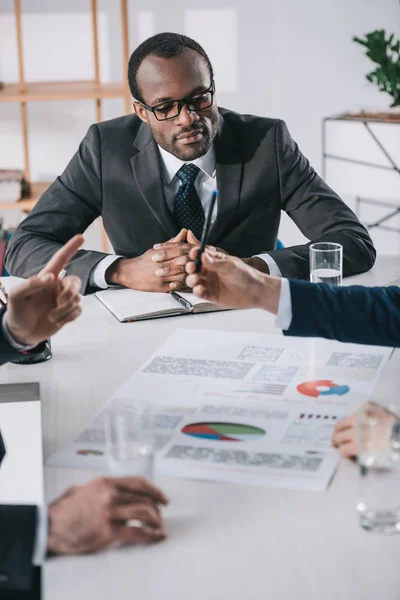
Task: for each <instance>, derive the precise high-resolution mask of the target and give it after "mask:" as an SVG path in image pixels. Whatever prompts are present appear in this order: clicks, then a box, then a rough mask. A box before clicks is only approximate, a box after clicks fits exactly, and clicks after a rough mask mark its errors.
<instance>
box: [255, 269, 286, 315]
mask: <svg viewBox="0 0 400 600" xmlns="http://www.w3.org/2000/svg"><path fill="white" fill-rule="evenodd" d="M281 289H282V280H281V278H280V277H271V276H265V277H264V282H263V290H262V293H261V294H259V296H258V297H259V304H258V306H257V308H262V309H263V310H267V311H268V312H270V313H272V314H273V315H277V314H278V309H279V300H280V297H281Z"/></svg>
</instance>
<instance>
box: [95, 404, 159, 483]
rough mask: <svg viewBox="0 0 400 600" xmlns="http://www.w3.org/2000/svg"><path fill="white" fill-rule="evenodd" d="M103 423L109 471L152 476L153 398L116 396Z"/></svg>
mask: <svg viewBox="0 0 400 600" xmlns="http://www.w3.org/2000/svg"><path fill="white" fill-rule="evenodd" d="M104 424H105V438H106V454H107V460H108V465H109V467H110V471H111V472H112V473H113V474H115V475H123V476H135V477H146V478H147V479H150V480H151V479H152V478H153V465H154V453H155V434H154V415H153V410H152V406H151V404H150V402H148V401H144V400H138V399H129V400H127V399H119V398H115V399H114V400H113V401H112V403H111V405H110V408H109V410H108V411H107V412H106V414H105V419H104Z"/></svg>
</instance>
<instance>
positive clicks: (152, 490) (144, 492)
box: [111, 477, 168, 504]
mask: <svg viewBox="0 0 400 600" xmlns="http://www.w3.org/2000/svg"><path fill="white" fill-rule="evenodd" d="M111 482H112V483H114V484H115V485H116V486H117V488H118V490H120V491H122V492H130V493H131V494H134V495H135V496H144V497H148V498H150V499H152V500H155V501H156V502H158V503H160V504H168V498H167V497H166V495H165V494H164V492H162V491H161V490H160V489H159V488H158V487H156V486H155V485H153V484H152V483H150V481H148V480H147V479H145V478H144V477H113V478H112V479H111Z"/></svg>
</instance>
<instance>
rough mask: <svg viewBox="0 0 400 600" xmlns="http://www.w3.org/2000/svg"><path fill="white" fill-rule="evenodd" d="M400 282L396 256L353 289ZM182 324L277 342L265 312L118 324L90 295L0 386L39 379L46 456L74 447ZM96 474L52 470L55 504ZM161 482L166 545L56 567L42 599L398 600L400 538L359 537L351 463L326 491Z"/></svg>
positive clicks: (394, 369) (389, 388) (394, 370)
mask: <svg viewBox="0 0 400 600" xmlns="http://www.w3.org/2000/svg"><path fill="white" fill-rule="evenodd" d="M397 265H399V269H398V270H397ZM399 274H400V259H399V258H398V257H380V258H379V259H378V261H377V264H376V266H375V267H374V269H373V270H372V271H371V272H370V273H367V274H365V275H363V276H358V277H357V278H355V280H354V282H355V283H364V284H366V285H379V284H384V283H386V282H388V281H391V280H392V279H394V278H396V277H397V276H398V275H399ZM346 283H350V281H349V280H347V281H346ZM178 327H179V328H182V327H183V328H190V329H195V328H207V329H221V330H233V331H255V332H260V331H262V332H265V333H276V335H281V334H280V332H279V331H278V330H276V329H275V328H274V317H272V316H271V315H268V314H267V313H263V312H261V311H257V310H249V311H240V312H239V311H237V312H231V313H229V312H227V313H214V314H208V315H191V316H185V317H173V318H166V319H158V320H153V321H145V322H138V323H130V324H121V323H118V322H117V320H116V319H115V318H114V317H113V316H112V315H111V313H109V312H108V311H107V310H106V309H105V308H104V307H103V305H101V304H100V302H98V301H97V300H96V298H95V297H93V296H91V297H86V298H84V301H83V314H82V316H81V318H80V319H79V320H78V321H77V322H75V323H73V324H70V325H68V326H67V327H65V328H64V329H63V330H62V331H61V332H60V333H59V334H58V335H56V336H55V337H54V338H53V340H52V345H53V353H54V356H53V358H52V360H50V361H49V362H48V363H44V364H40V365H32V366H26V365H24V366H21V365H12V364H9V365H5V366H4V367H2V368H1V370H0V381H1V382H2V383H9V382H10V383H11V382H19V381H39V382H40V386H41V397H42V414H43V429H44V456H45V457H47V456H49V455H50V454H51V453H53V452H54V451H55V450H56V449H58V448H60V447H61V446H62V445H63V444H65V443H66V442H68V441H69V440H71V439H72V438H73V437H74V436H75V435H76V433H77V432H78V431H79V430H80V429H81V428H82V426H83V424H84V423H85V421H86V420H87V419H88V418H89V417H90V416H91V415H92V414H93V413H94V411H95V410H97V409H98V408H100V407H101V406H102V405H103V404H104V402H105V401H106V400H107V399H108V398H109V397H110V396H111V394H112V393H113V392H114V391H115V390H116V389H117V388H118V387H119V386H120V385H121V384H122V383H123V382H124V381H125V380H126V379H127V378H128V377H129V376H130V375H131V374H132V373H133V372H134V371H135V370H136V369H137V368H138V367H139V366H140V365H141V364H142V363H143V362H144V361H145V360H146V359H147V358H148V357H149V356H150V355H151V354H152V353H153V352H154V351H155V350H156V349H157V348H158V347H159V346H160V345H161V344H162V343H163V342H164V341H165V340H166V339H167V338H168V337H169V336H170V335H171V334H172V333H173V332H174V331H175V329H176V328H178ZM399 367H400V354H399V352H398V351H397V352H395V353H394V355H393V356H392V358H391V360H390V361H389V364H388V365H387V367H386V369H385V371H384V374H383V377H382V379H381V381H380V382H379V384H378V386H377V388H376V390H375V393H374V399H375V400H377V401H383V402H389V401H393V400H396V399H397V398H396V395H397V394H398V393H399V392H398V387H397V385H398V383H399V381H400V375H399ZM396 384H397V385H396ZM93 476H94V474H93V473H90V472H87V471H78V470H73V469H61V468H46V470H45V487H46V497H47V500H48V501H50V500H52V499H53V498H55V497H56V496H57V495H58V494H60V493H62V492H63V490H65V488H66V487H68V486H69V485H72V484H77V483H83V482H85V481H88V480H89V479H91V478H92V477H93ZM156 483H157V484H158V485H160V486H161V487H162V488H163V489H164V490H165V492H166V493H167V494H168V496H169V498H170V500H171V503H170V506H169V507H168V508H167V509H166V510H165V511H164V515H165V520H166V530H167V533H168V536H169V537H168V539H167V540H166V541H165V542H163V543H161V544H158V545H154V546H149V547H142V546H137V547H131V548H119V549H113V550H109V551H106V552H102V553H100V554H98V555H92V556H84V557H68V558H56V559H51V560H49V561H48V562H47V563H46V566H45V569H44V588H45V600H53V599H57V600H71V598H73V600H92V599H93V600H94V599H96V600H106V599H107V600H108V599H109V598H113V599H118V600H120V599H121V600H122V599H124V598H129V599H132V600H135V599H137V600H153V599H154V600H156V599H158V598H166V599H167V600H228V599H229V600H244V599H246V600H265V599H267V598H268V599H270V600H286V599H288V600H289V599H290V600H292V599H300V600H303V599H304V600H338V599H340V600H358V599H360V600H377V599H378V598H379V599H380V598H382V599H384V600H394V599H399V598H400V536H393V537H383V536H379V535H375V534H371V533H367V532H364V531H362V530H361V529H360V527H359V525H358V519H357V515H356V511H355V503H356V498H357V483H358V481H357V468H356V465H355V464H354V463H352V462H349V461H342V463H341V465H340V467H339V470H338V472H337V474H336V476H335V478H334V481H333V483H332V484H331V486H330V487H329V489H328V490H327V491H326V492H323V493H315V492H305V491H292V490H276V489H262V488H257V487H245V486H239V485H237V486H236V485H231V484H215V483H207V482H196V481H185V480H177V479H166V478H162V479H159V480H157V481H156ZM399 498H400V490H399Z"/></svg>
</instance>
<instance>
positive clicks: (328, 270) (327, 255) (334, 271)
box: [310, 242, 343, 285]
mask: <svg viewBox="0 0 400 600" xmlns="http://www.w3.org/2000/svg"><path fill="white" fill-rule="evenodd" d="M342 272H343V246H342V245H341V244H335V243H334V242H317V243H316V244H311V246H310V281H311V282H312V283H333V284H335V285H342Z"/></svg>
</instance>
